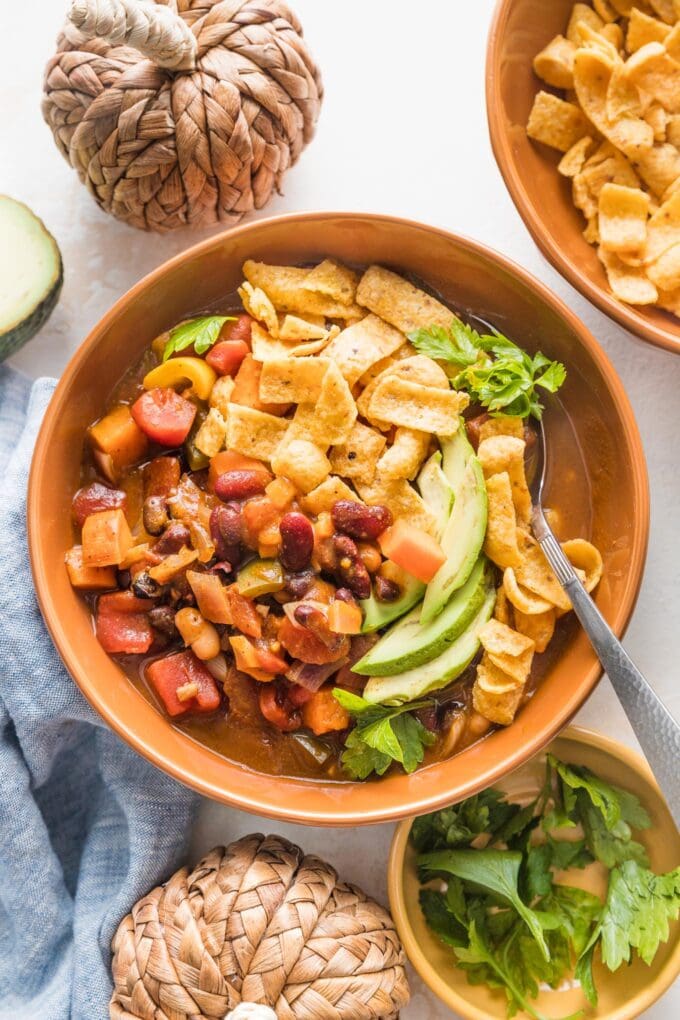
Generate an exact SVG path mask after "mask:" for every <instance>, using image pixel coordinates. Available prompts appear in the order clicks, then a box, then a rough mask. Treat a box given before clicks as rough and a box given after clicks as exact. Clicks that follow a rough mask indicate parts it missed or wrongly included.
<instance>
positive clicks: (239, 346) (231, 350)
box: [205, 340, 250, 375]
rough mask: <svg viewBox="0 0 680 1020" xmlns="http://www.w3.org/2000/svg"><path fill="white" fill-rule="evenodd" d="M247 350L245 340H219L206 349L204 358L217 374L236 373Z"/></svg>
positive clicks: (248, 349)
mask: <svg viewBox="0 0 680 1020" xmlns="http://www.w3.org/2000/svg"><path fill="white" fill-rule="evenodd" d="M249 351H250V347H249V346H248V344H247V343H246V342H245V340H220V342H219V343H218V344H215V346H214V347H213V348H212V350H210V351H208V353H207V354H206V356H205V360H206V361H207V362H208V364H209V365H210V367H211V368H214V369H215V371H216V372H217V374H218V375H236V373H237V372H238V370H239V368H240V367H241V362H242V361H243V359H244V358H245V357H246V355H247V354H248V352H249Z"/></svg>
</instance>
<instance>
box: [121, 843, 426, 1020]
mask: <svg viewBox="0 0 680 1020" xmlns="http://www.w3.org/2000/svg"><path fill="white" fill-rule="evenodd" d="M113 954H114V955H113V964H112V971H113V980H114V986H115V987H114V992H113V997H112V999H111V1017H112V1018H113V1020H135V1018H144V1020H159V1018H160V1017H165V1016H168V1017H170V1016H171V1017H172V1018H173V1020H201V1018H205V1020H215V1018H217V1017H224V1016H225V1014H227V1013H228V1012H229V1011H230V1010H233V1009H235V1008H236V1007H237V1006H238V1005H239V1004H240V1003H245V1002H250V1003H260V1004H262V1005H266V1006H271V1007H272V1008H273V1009H274V1010H275V1012H276V1016H277V1018H278V1020H293V1018H295V1020H369V1018H378V1017H381V1018H385V1020H387V1018H393V1017H396V1016H397V1015H398V1010H399V1009H400V1008H401V1007H402V1006H404V1005H405V1004H406V1003H407V1002H408V998H409V991H408V984H407V981H406V975H405V973H404V962H405V958H404V953H403V950H402V948H401V945H400V943H399V939H398V937H397V934H396V932H395V930H394V928H393V925H392V921H391V918H390V916H389V915H388V914H387V913H386V912H385V910H383V908H382V907H381V906H379V905H378V904H377V903H375V902H374V901H373V900H371V899H369V898H368V897H367V896H366V895H365V894H364V893H362V892H361V890H359V889H357V888H355V887H354V886H351V885H346V884H344V883H343V882H340V881H339V880H338V876H337V874H336V873H335V871H334V870H333V868H331V867H330V865H328V864H325V863H324V862H323V861H321V860H319V858H318V857H312V856H308V855H305V854H303V852H302V850H301V849H300V848H299V847H297V846H295V845H294V844H292V843H289V842H288V841H287V840H285V839H282V838H280V837H278V836H267V837H264V836H262V835H253V836H246V837H244V838H243V839H240V840H239V841H238V842H236V843H232V844H231V845H230V846H228V847H226V849H225V848H224V847H217V848H216V849H215V850H212V851H211V852H210V853H209V854H208V855H207V857H205V858H204V859H203V860H202V861H201V862H200V863H199V864H198V865H197V867H196V868H194V870H193V871H192V872H189V871H188V869H187V868H182V869H181V870H180V871H177V872H176V873H175V874H174V875H173V876H172V878H171V879H170V880H169V881H168V882H167V883H166V884H165V885H164V886H158V887H157V888H156V889H154V890H152V892H150V893H149V894H148V895H147V896H145V897H144V898H143V899H141V900H140V901H139V903H137V904H136V905H135V906H134V907H133V908H132V913H131V914H128V916H127V917H125V918H124V919H123V921H121V923H120V926H119V928H118V931H117V933H116V935H115V937H114V940H113ZM239 1012H240V1011H239ZM237 1015H238V1014H237Z"/></svg>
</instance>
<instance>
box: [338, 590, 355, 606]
mask: <svg viewBox="0 0 680 1020" xmlns="http://www.w3.org/2000/svg"><path fill="white" fill-rule="evenodd" d="M335 597H336V599H337V600H338V601H339V602H346V603H347V604H348V605H350V606H355V605H356V604H357V600H356V599H355V598H354V595H352V592H351V591H350V590H349V588H338V590H337V591H336V593H335Z"/></svg>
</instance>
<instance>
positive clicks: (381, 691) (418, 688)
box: [363, 585, 496, 705]
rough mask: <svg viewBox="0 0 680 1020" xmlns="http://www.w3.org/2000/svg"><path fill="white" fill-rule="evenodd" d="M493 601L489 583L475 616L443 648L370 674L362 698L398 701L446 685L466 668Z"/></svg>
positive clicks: (494, 602)
mask: <svg viewBox="0 0 680 1020" xmlns="http://www.w3.org/2000/svg"><path fill="white" fill-rule="evenodd" d="M495 604H496V590H495V588H494V587H493V585H489V586H488V587H487V588H486V592H485V598H484V602H483V604H482V607H481V609H480V610H479V612H478V613H477V615H476V617H475V618H474V620H473V621H472V622H471V623H470V624H469V626H468V627H467V629H466V630H464V631H463V633H462V634H461V635H460V637H459V638H457V640H456V641H454V642H453V644H452V645H449V647H448V648H447V649H446V651H445V652H442V654H441V655H438V656H437V658H436V659H432V661H431V662H426V663H425V665H423V666H416V668H415V669H409V670H407V671H406V672H405V673H397V674H396V675H395V676H374V677H371V679H370V680H369V681H368V683H367V684H366V687H365V689H364V693H363V696H364V698H365V699H366V701H370V702H371V703H372V704H374V705H377V704H381V705H384V704H387V705H393V704H397V705H401V704H403V703H404V702H407V701H415V700H416V699H417V698H422V697H424V696H425V695H426V694H430V693H431V692H432V691H439V690H441V689H442V688H443V687H447V686H448V685H449V684H450V683H451V682H452V681H453V680H455V679H456V678H457V677H459V676H460V675H461V673H463V672H464V671H465V670H466V669H467V667H468V666H469V665H470V663H471V662H472V660H473V659H474V657H475V655H476V654H477V652H478V651H479V632H480V630H481V629H482V627H483V626H484V624H485V623H486V622H487V621H488V620H490V619H491V614H492V613H493V608H494V605H495Z"/></svg>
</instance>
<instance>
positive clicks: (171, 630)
mask: <svg viewBox="0 0 680 1020" xmlns="http://www.w3.org/2000/svg"><path fill="white" fill-rule="evenodd" d="M149 622H150V623H151V626H152V627H153V628H154V630H157V631H159V633H161V634H165V635H166V637H174V636H175V634H176V633H177V628H176V627H175V610H174V609H172V608H171V607H170V606H156V607H155V608H154V609H151V610H149Z"/></svg>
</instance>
